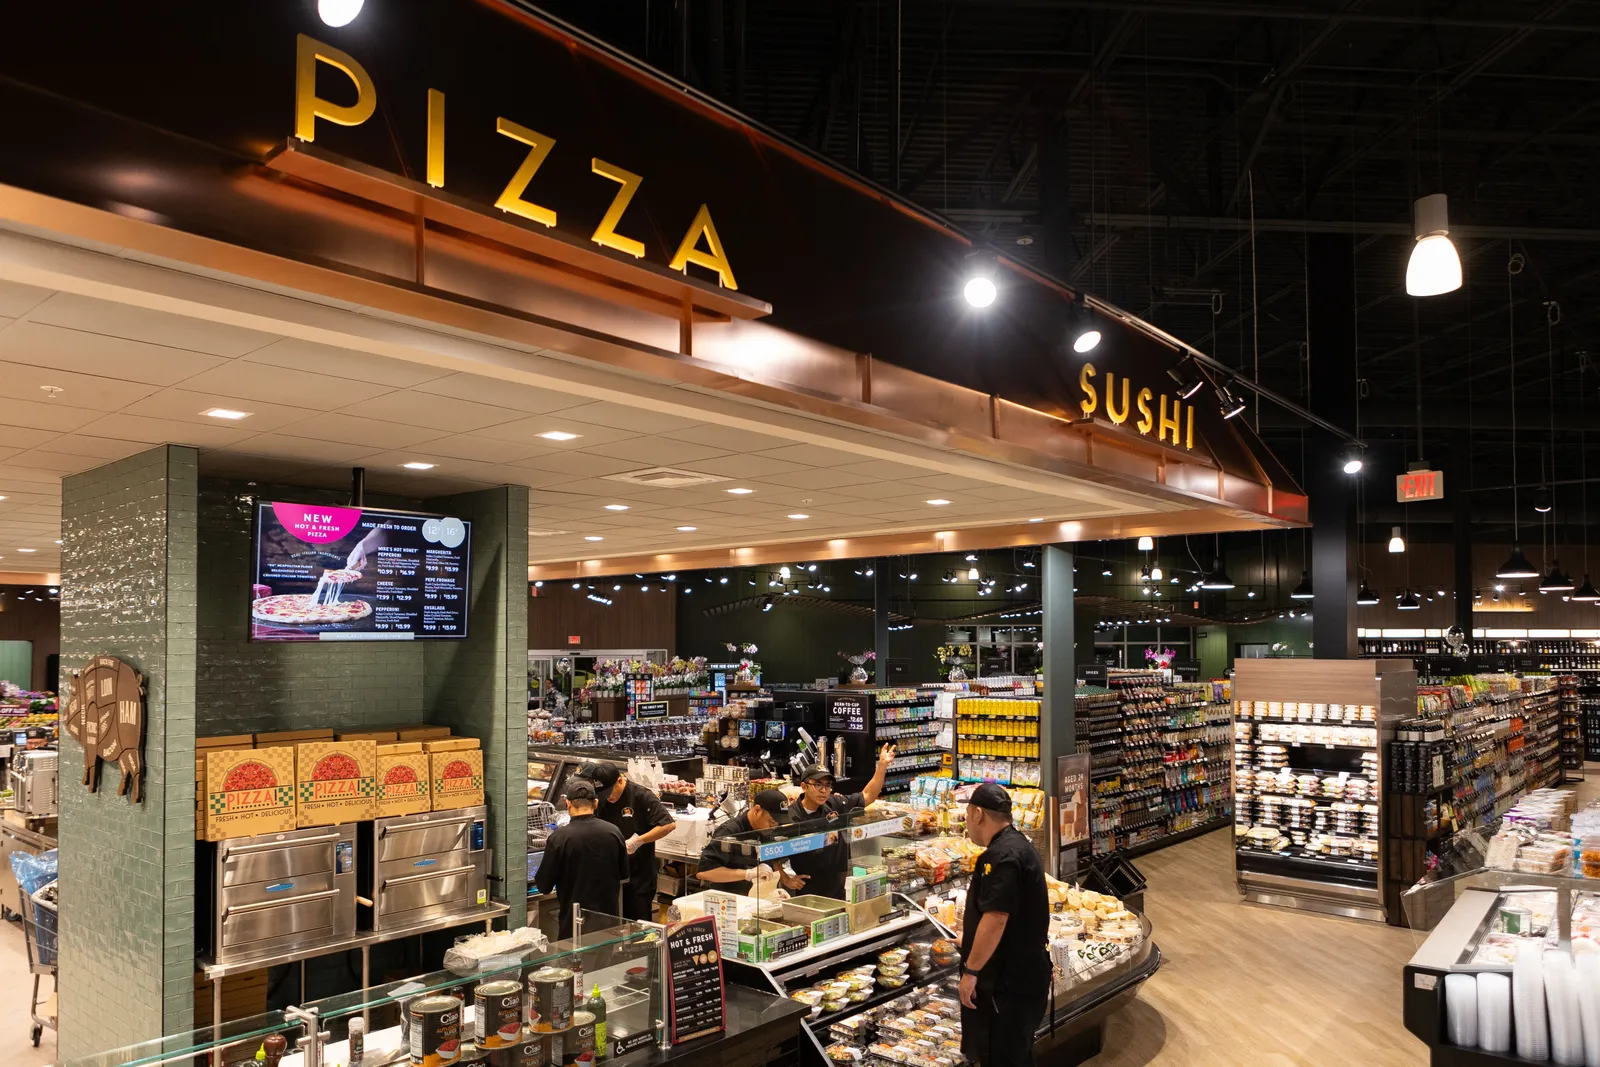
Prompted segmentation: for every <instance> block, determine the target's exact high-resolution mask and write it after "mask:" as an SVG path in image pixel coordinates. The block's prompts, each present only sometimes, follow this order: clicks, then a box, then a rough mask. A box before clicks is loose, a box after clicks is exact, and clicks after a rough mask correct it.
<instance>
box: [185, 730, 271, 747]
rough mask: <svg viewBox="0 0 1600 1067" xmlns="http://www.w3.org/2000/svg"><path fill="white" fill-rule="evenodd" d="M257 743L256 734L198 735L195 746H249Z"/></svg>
mask: <svg viewBox="0 0 1600 1067" xmlns="http://www.w3.org/2000/svg"><path fill="white" fill-rule="evenodd" d="M255 743H256V738H255V735H254V734H227V735H224V736H222V737H197V738H195V739H194V747H195V748H197V749H199V748H249V747H250V746H251V745H253V744H255Z"/></svg>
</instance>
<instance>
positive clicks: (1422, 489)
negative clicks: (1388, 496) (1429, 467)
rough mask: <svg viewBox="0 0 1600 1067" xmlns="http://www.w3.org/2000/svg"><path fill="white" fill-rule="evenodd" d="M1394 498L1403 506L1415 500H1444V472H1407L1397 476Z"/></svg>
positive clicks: (1395, 477) (1395, 478)
mask: <svg viewBox="0 0 1600 1067" xmlns="http://www.w3.org/2000/svg"><path fill="white" fill-rule="evenodd" d="M1394 497H1395V499H1396V500H1398V501H1399V502H1400V503H1402V504H1407V503H1410V502H1411V501H1414V500H1443V499H1444V471H1406V472H1405V473H1404V474H1397V475H1395V476H1394Z"/></svg>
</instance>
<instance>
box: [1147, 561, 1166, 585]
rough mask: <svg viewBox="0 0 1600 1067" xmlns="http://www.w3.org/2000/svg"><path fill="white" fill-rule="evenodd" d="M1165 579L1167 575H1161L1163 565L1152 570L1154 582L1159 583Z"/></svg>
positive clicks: (1151, 574)
mask: <svg viewBox="0 0 1600 1067" xmlns="http://www.w3.org/2000/svg"><path fill="white" fill-rule="evenodd" d="M1163 577H1165V575H1163V574H1162V573H1161V564H1159V563H1157V564H1156V565H1155V566H1153V567H1151V568H1150V580H1151V581H1152V582H1159V581H1160V580H1161V579H1162V578H1163Z"/></svg>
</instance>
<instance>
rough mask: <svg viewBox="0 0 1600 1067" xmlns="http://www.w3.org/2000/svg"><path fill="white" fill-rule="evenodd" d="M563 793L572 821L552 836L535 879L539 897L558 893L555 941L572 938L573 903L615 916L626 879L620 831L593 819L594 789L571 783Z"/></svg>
mask: <svg viewBox="0 0 1600 1067" xmlns="http://www.w3.org/2000/svg"><path fill="white" fill-rule="evenodd" d="M565 793H566V798H567V811H568V812H569V813H570V814H571V816H572V821H571V822H569V823H567V825H565V826H562V827H559V828H558V829H557V830H556V832H555V833H553V834H551V835H550V840H549V841H548V842H546V843H545V846H544V860H543V861H542V862H541V863H540V864H539V873H538V874H536V875H534V878H533V884H534V885H535V886H536V887H538V890H539V892H541V893H548V892H550V890H552V889H554V890H555V891H556V900H557V901H558V902H559V903H560V906H561V909H560V910H561V927H560V931H559V933H558V934H557V936H558V937H560V938H562V939H563V940H565V939H566V938H569V937H571V936H572V905H573V904H582V905H583V910H584V911H597V912H600V913H602V914H604V915H616V914H617V913H618V910H619V908H620V906H621V903H622V902H621V899H620V898H621V896H622V889H623V883H624V882H626V881H627V879H628V847H627V845H625V844H623V841H622V833H621V831H619V830H618V829H617V828H616V827H615V826H612V825H611V824H610V823H608V822H604V821H602V820H600V819H597V818H595V814H594V809H595V795H594V784H593V783H591V782H589V781H588V780H587V779H584V778H573V779H572V780H571V781H569V782H568V783H567V785H566V790H565Z"/></svg>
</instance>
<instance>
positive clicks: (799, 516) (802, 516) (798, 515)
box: [789, 511, 811, 519]
mask: <svg viewBox="0 0 1600 1067" xmlns="http://www.w3.org/2000/svg"><path fill="white" fill-rule="evenodd" d="M789 517H790V518H791V519H809V518H810V517H811V516H810V515H807V514H806V513H805V512H803V511H797V512H795V513H794V514H793V515H790V516H789Z"/></svg>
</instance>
